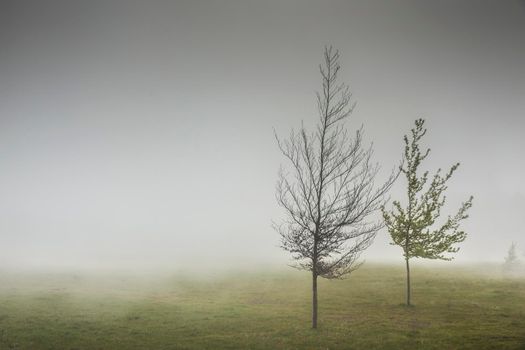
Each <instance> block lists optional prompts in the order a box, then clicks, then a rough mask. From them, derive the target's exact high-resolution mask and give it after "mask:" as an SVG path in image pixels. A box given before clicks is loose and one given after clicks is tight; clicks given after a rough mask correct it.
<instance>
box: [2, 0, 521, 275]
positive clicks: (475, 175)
mask: <svg viewBox="0 0 525 350" xmlns="http://www.w3.org/2000/svg"><path fill="white" fill-rule="evenodd" d="M524 36H525V3H523V2H520V1H511V0H509V1H497V2H496V1H488V0H486V1H479V0H477V1H473V0H466V1H461V2H457V1H452V0H446V1H430V0H428V1H401V0H396V1H392V0H384V1H364V0H363V1H317V2H314V1H298V0H295V1H284V2H283V1H264V2H263V1H259V2H255V1H241V0H238V1H209V2H204V1H116V0H115V1H102V0H95V1H82V2H81V1H66V0H64V1H46V2H42V1H37V0H29V1H15V0H12V1H5V0H4V1H1V10H0V47H1V49H0V266H2V267H24V268H26V267H27V268H36V267H54V268H103V267H111V268H133V269H135V268H139V267H141V268H157V267H158V268H160V267H163V268H166V267H169V268H174V269H185V268H196V267H199V268H206V267H214V268H215V267H217V266H231V267H246V266H266V265H272V266H281V265H282V266H285V265H286V264H287V263H288V262H289V256H288V255H287V254H286V253H285V252H284V251H282V250H281V249H280V248H279V237H278V234H277V233H276V232H275V231H273V229H272V227H271V221H272V219H273V220H278V219H279V218H280V217H282V214H283V213H282V211H281V210H280V209H279V207H278V206H277V203H276V201H275V196H274V195H275V190H274V187H275V182H276V180H277V171H278V168H279V165H280V164H282V163H284V159H283V157H282V155H281V154H280V153H279V151H278V148H277V146H276V144H275V139H274V135H273V128H275V130H276V131H277V133H279V134H280V135H286V134H288V132H289V131H290V129H291V128H292V127H298V126H300V123H301V121H304V123H305V125H306V126H307V127H311V126H312V125H313V123H314V122H315V121H316V120H317V115H316V101H315V91H316V90H317V89H319V85H320V77H319V73H318V64H319V63H320V62H321V59H322V50H323V47H324V46H325V45H333V46H334V47H336V48H337V49H339V50H340V53H341V65H342V72H341V78H342V79H343V80H344V81H346V82H348V83H349V84H350V86H351V89H352V92H353V96H354V99H355V101H356V102H357V107H356V109H355V112H354V114H353V117H352V118H351V120H350V121H349V123H348V127H349V128H350V129H355V128H358V127H360V126H361V125H364V129H365V136H366V140H367V142H373V145H374V150H375V160H376V161H377V162H379V163H380V164H381V165H382V168H383V170H384V171H383V172H382V173H381V175H382V176H387V174H388V172H389V171H390V170H391V169H392V168H393V167H394V166H395V165H396V164H397V163H398V162H399V160H400V158H401V154H402V150H403V148H402V147H403V141H402V137H403V135H404V134H406V133H408V132H409V130H410V128H411V127H412V125H413V121H414V120H415V119H416V118H419V117H422V118H425V119H426V124H427V128H428V134H427V135H428V136H427V137H426V139H425V145H426V146H428V147H430V148H431V149H432V153H431V155H430V156H429V158H428V160H427V161H426V162H425V163H424V164H423V167H424V168H426V169H429V170H430V171H434V170H437V169H438V168H443V169H445V168H448V167H449V166H451V165H452V164H453V163H454V162H456V161H459V162H461V167H460V168H459V170H458V172H457V173H456V174H455V176H454V177H453V178H452V180H451V182H450V186H449V189H448V192H447V193H448V194H447V206H446V209H445V210H444V214H445V215H446V214H448V213H453V212H454V210H456V209H457V208H458V207H459V205H460V203H461V201H463V200H465V199H467V198H468V196H469V195H470V194H472V195H473V196H474V205H473V208H472V210H471V212H470V214H471V215H470V218H469V219H468V220H467V221H466V222H465V224H464V228H465V230H466V232H467V233H468V234H469V236H468V238H467V240H466V241H465V242H464V243H462V244H461V250H460V252H459V253H458V254H457V255H456V259H457V260H458V261H460V262H474V261H500V262H502V261H503V258H504V256H505V255H506V252H507V249H508V247H509V246H510V244H511V242H513V241H515V242H517V244H518V250H519V253H520V255H521V254H523V253H524V250H525V232H524V231H525V230H524V224H525V184H524V182H523V174H524V173H525V162H524V161H523V154H522V150H524V149H525V139H524V137H523V133H524V131H525V114H524V113H525V99H524V98H523V97H524V96H525V69H524V66H523V62H525V41H524V40H523V38H524ZM403 187H404V182H403V179H400V181H398V182H397V183H396V185H395V186H394V188H393V189H392V191H391V196H392V198H401V199H404V190H403ZM388 243H389V237H388V233H387V232H386V230H382V231H381V232H380V233H379V234H378V236H377V238H376V240H375V243H374V244H373V245H372V247H371V248H370V249H369V250H367V251H366V252H365V254H363V256H362V257H363V258H364V259H366V260H367V261H372V262H374V261H393V262H395V261H400V260H401V251H400V249H399V248H398V247H393V246H390V245H389V244H388Z"/></svg>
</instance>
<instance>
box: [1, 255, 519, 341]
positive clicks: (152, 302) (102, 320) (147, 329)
mask: <svg viewBox="0 0 525 350" xmlns="http://www.w3.org/2000/svg"><path fill="white" fill-rule="evenodd" d="M414 265H416V264H414ZM451 266H452V265H451ZM490 269H493V270H495V271H496V272H497V269H496V268H495V267H490V266H489V267H486V268H485V272H483V273H481V272H480V271H479V270H474V269H473V268H472V267H460V268H458V267H456V268H453V267H450V268H448V267H447V268H430V267H426V268H421V267H420V268H418V267H417V266H416V267H414V269H413V271H414V272H413V301H414V304H415V305H416V306H415V307H413V308H406V307H404V306H403V305H401V303H402V302H403V300H404V283H405V281H404V274H403V269H402V268H401V267H390V266H381V265H370V264H368V265H365V266H364V267H362V268H361V269H360V270H358V271H357V272H356V273H355V274H354V275H352V276H350V278H348V279H346V280H342V281H326V280H321V281H320V286H319V293H320V295H319V298H320V299H319V311H320V315H319V326H320V328H319V329H318V330H317V331H313V330H311V329H310V276H309V275H308V274H306V273H301V272H296V271H294V270H291V269H290V270H285V271H266V272H265V271H263V272H261V271H259V272H254V273H248V272H242V273H241V272H240V273H232V272H230V273H217V274H210V276H207V277H202V276H200V275H199V276H197V277H195V276H189V275H184V274H180V273H179V274H171V275H170V274H165V275H162V276H161V275H158V276H139V277H137V276H133V275H131V274H113V275H110V274H97V275H95V274H87V273H84V274H73V273H70V274H66V273H60V274H59V273H53V274H51V273H48V274H44V273H39V274H36V273H33V274H30V273H17V274H15V273H8V272H3V273H1V275H0V282H1V286H0V349H31V350H38V349H303V348H304V349H525V279H520V278H505V277H502V276H500V275H498V274H489V273H487V270H490Z"/></svg>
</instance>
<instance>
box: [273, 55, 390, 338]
mask: <svg viewBox="0 0 525 350" xmlns="http://www.w3.org/2000/svg"><path fill="white" fill-rule="evenodd" d="M319 68H320V72H321V77H322V90H321V91H320V92H318V93H317V105H318V112H319V121H318V123H317V126H316V128H315V129H314V131H313V132H308V131H307V130H306V129H305V128H304V125H302V126H301V128H300V129H299V131H294V130H292V131H291V133H290V136H289V138H288V139H286V140H282V139H280V138H279V137H278V136H277V135H276V140H277V144H278V146H279V148H280V150H281V152H282V154H283V155H284V156H285V158H286V159H287V161H288V165H289V166H288V167H287V168H286V169H287V170H285V169H283V167H281V169H280V172H279V180H278V183H277V188H276V197H277V201H278V203H279V205H280V206H281V207H283V208H284V211H285V213H286V216H285V219H284V220H283V221H282V222H281V223H280V224H275V228H276V230H277V232H278V233H279V234H280V236H281V243H282V248H283V249H285V250H286V251H288V252H290V253H291V254H292V257H293V259H294V260H295V261H296V262H295V264H294V265H293V267H295V268H298V269H303V270H308V271H311V273H312V328H317V278H318V277H324V278H328V279H334V278H342V277H343V276H345V275H348V274H349V273H350V272H352V271H354V270H355V269H357V268H358V267H359V266H360V265H361V263H360V262H358V258H359V255H360V253H361V252H362V251H363V250H365V249H366V248H368V247H369V246H370V244H371V243H372V241H373V239H374V237H375V235H376V233H377V231H378V230H379V229H380V228H382V227H383V223H382V221H377V220H374V219H371V218H370V216H371V214H373V213H375V212H377V211H378V210H380V208H381V207H382V206H383V205H384V203H385V194H386V193H387V191H388V190H389V189H390V187H391V186H392V184H393V182H394V181H395V179H396V177H397V175H398V174H399V173H394V172H392V173H391V174H390V176H389V177H388V179H387V180H386V181H385V182H384V183H383V184H382V185H379V186H375V178H376V175H377V174H378V172H379V169H380V167H379V165H378V164H375V163H372V162H371V156H372V153H373V152H372V148H371V146H370V147H368V148H365V147H364V146H363V129H362V127H361V128H360V129H358V130H356V131H355V133H349V132H348V131H347V129H346V128H345V121H346V120H347V119H348V117H349V116H350V115H351V113H352V111H353V109H354V107H355V103H351V97H352V95H351V93H350V91H349V88H348V86H347V85H346V84H344V83H339V82H338V80H337V75H338V73H339V69H340V66H339V52H338V51H337V50H333V49H332V48H331V47H329V48H325V52H324V65H321V66H320V67H319Z"/></svg>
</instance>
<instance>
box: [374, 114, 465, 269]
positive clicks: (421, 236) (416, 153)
mask: <svg viewBox="0 0 525 350" xmlns="http://www.w3.org/2000/svg"><path fill="white" fill-rule="evenodd" d="M415 124H416V126H415V128H414V129H412V135H411V137H410V138H409V137H407V136H406V135H405V137H404V141H405V152H404V157H405V162H404V165H403V166H401V169H400V170H401V172H402V173H403V174H405V176H406V179H407V194H408V204H407V206H406V207H403V206H402V205H401V203H400V202H399V201H394V202H393V210H392V211H387V210H386V209H385V208H384V207H383V210H382V211H383V218H384V220H385V224H386V227H387V229H388V231H389V233H390V235H391V237H392V241H393V243H392V244H394V245H398V246H400V247H401V248H403V252H404V256H405V258H406V259H410V258H414V257H418V258H426V259H441V260H451V259H452V258H451V257H448V256H446V255H445V254H446V253H456V252H457V251H458V250H459V248H458V247H457V246H455V244H457V243H460V242H463V241H464V240H465V238H466V236H467V234H466V233H465V232H464V231H463V230H460V229H459V225H460V222H461V221H462V220H464V219H466V218H467V217H468V215H467V211H468V209H469V208H470V207H471V206H472V199H473V198H472V196H471V197H470V198H469V199H468V200H467V201H466V202H464V203H462V205H461V207H460V208H459V210H458V211H457V213H456V214H455V215H453V216H448V218H447V219H446V220H445V222H444V223H443V224H442V225H441V226H440V227H438V228H435V229H432V227H433V226H434V224H435V223H436V220H437V219H438V218H439V217H440V214H441V208H442V207H443V205H444V204H445V199H446V197H445V195H444V193H445V191H446V189H447V181H448V180H449V179H450V178H451V177H452V174H453V173H454V172H455V171H456V170H457V168H458V167H459V163H456V164H454V165H453V166H452V167H451V168H450V170H449V171H448V172H447V173H446V174H442V172H441V169H439V170H438V171H437V172H436V174H435V175H434V176H433V177H432V179H431V181H430V183H429V185H428V186H426V185H427V183H428V182H429V174H428V171H425V172H424V173H423V174H422V175H421V176H418V168H419V166H420V165H421V162H422V161H423V160H425V158H426V157H427V156H428V154H429V153H430V149H427V150H426V151H425V152H422V151H421V150H420V148H419V142H420V140H421V139H422V138H423V136H424V135H425V134H426V129H424V128H423V125H424V120H423V119H418V120H416V122H415Z"/></svg>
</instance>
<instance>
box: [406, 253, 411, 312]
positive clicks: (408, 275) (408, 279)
mask: <svg viewBox="0 0 525 350" xmlns="http://www.w3.org/2000/svg"><path fill="white" fill-rule="evenodd" d="M405 261H406V264H407V306H410V305H411V304H410V265H409V263H408V258H405Z"/></svg>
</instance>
